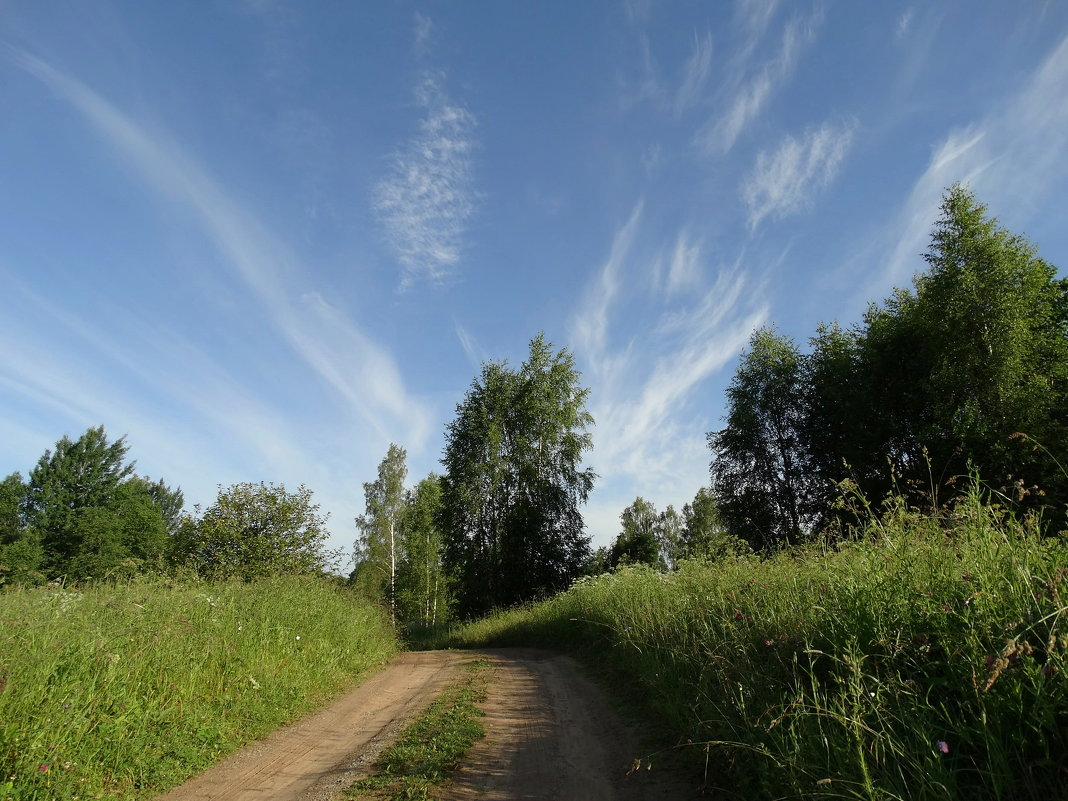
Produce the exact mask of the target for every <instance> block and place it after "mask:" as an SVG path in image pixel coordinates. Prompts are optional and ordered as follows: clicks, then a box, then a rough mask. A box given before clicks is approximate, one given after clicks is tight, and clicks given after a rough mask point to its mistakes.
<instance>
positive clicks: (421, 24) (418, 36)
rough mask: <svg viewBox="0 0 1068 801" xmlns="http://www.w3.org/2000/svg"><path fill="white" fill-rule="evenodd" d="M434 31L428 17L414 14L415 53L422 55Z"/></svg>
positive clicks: (417, 13)
mask: <svg viewBox="0 0 1068 801" xmlns="http://www.w3.org/2000/svg"><path fill="white" fill-rule="evenodd" d="M433 30H434V23H433V21H432V20H431V19H430V17H428V16H425V15H424V14H420V13H419V12H418V11H416V12H415V52H416V54H417V55H423V54H424V53H425V52H426V49H427V46H428V45H429V44H430V34H431V32H432V31H433Z"/></svg>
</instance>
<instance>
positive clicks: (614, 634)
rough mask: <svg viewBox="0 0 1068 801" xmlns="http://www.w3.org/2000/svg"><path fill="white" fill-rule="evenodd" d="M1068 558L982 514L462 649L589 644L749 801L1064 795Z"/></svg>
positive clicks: (615, 594)
mask: <svg viewBox="0 0 1068 801" xmlns="http://www.w3.org/2000/svg"><path fill="white" fill-rule="evenodd" d="M1066 576H1068V547H1066V545H1065V542H1064V540H1063V539H1047V540H1042V539H1040V538H1039V537H1038V536H1037V535H1036V534H1035V533H1034V532H1033V531H1030V530H1028V528H1027V527H1026V526H1024V525H1021V524H1019V523H1016V522H1012V521H1009V520H1005V519H1001V518H999V517H998V515H997V514H996V513H993V512H991V511H990V510H989V509H986V508H984V507H983V506H982V505H981V504H979V503H978V501H977V500H976V499H974V498H973V499H971V500H970V501H969V502H967V503H964V504H962V505H961V506H960V507H958V509H957V514H956V518H955V519H953V520H946V519H942V520H932V519H926V518H923V517H920V516H918V515H913V514H909V513H906V512H905V511H903V510H901V509H891V510H889V513H888V515H887V516H886V517H885V518H884V520H883V521H882V522H881V523H878V524H872V526H871V529H870V530H869V531H868V532H866V533H865V537H864V538H862V539H860V540H858V541H857V542H855V543H852V544H849V545H846V546H843V547H841V548H839V549H833V550H828V549H823V548H819V547H807V548H804V549H800V550H797V551H794V552H792V553H788V554H782V555H780V556H777V557H775V558H773V559H769V560H766V561H758V560H755V559H738V560H728V561H724V562H722V563H718V564H696V563H688V564H684V565H683V566H682V568H681V569H680V570H679V571H678V572H677V573H674V574H668V575H663V574H659V573H656V572H653V571H651V570H644V569H627V570H623V571H621V572H619V573H616V574H614V575H608V576H603V577H600V578H597V579H593V580H587V581H584V582H582V583H579V584H578V585H576V586H575V587H574V588H572V589H571V590H570V591H568V592H567V593H564V594H562V595H559V596H557V597H556V598H553V599H550V600H549V601H546V602H544V603H542V604H539V605H537V606H534V607H532V608H530V609H526V610H519V611H513V612H508V613H504V614H501V615H497V616H495V617H491V618H488V619H486V620H483V621H479V622H477V623H475V624H472V625H470V626H467V627H466V628H464V629H461V630H459V631H458V632H456V633H455V634H454V638H453V644H457V645H463V646H476V647H477V646H484V645H488V644H505V643H511V644H519V643H521V644H538V645H547V646H551V647H564V648H571V649H577V650H581V651H583V652H585V653H586V654H587V655H590V656H591V658H593V659H594V660H595V661H599V662H600V663H601V664H603V665H610V666H611V668H612V670H613V671H614V672H615V675H616V676H617V677H620V678H625V679H626V681H627V683H630V684H632V685H633V684H635V683H636V684H637V685H638V686H639V687H640V688H641V692H640V693H639V694H640V695H642V696H644V697H645V699H646V701H647V707H648V708H647V710H646V711H651V712H652V713H653V714H655V715H656V716H657V717H659V718H660V719H661V721H663V722H665V723H666V724H667V725H668V726H669V727H670V729H671V730H672V731H673V732H675V733H676V734H677V738H678V742H679V743H688V742H691V741H692V742H693V743H694V744H695V745H692V746H684V747H685V748H690V749H692V750H693V751H694V752H696V754H697V755H698V756H699V757H700V758H701V759H702V760H703V759H704V758H705V757H706V755H707V757H708V759H709V765H710V771H709V783H710V784H712V785H718V786H721V787H725V788H728V790H729V792H731V793H737V794H738V795H737V797H741V798H781V797H802V798H864V799H944V798H968V799H969V801H971V799H985V798H1010V799H1016V798H1019V799H1025V798H1026V799H1031V798H1034V799H1051V798H1068V756H1066V754H1068V682H1066V680H1065V674H1064V669H1065V667H1066V657H1068V631H1066V630H1065V629H1064V628H1063V622H1062V615H1063V612H1064V611H1065V598H1064V595H1068V593H1065V588H1066Z"/></svg>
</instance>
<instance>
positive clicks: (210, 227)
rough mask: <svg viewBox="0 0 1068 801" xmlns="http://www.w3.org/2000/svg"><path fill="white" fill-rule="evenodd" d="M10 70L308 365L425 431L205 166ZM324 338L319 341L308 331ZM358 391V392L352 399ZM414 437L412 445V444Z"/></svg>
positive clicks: (390, 371) (416, 413) (387, 420)
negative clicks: (182, 215)
mask: <svg viewBox="0 0 1068 801" xmlns="http://www.w3.org/2000/svg"><path fill="white" fill-rule="evenodd" d="M13 57H14V60H15V62H16V63H18V64H19V65H20V66H22V67H23V68H24V69H26V70H27V71H28V72H30V73H32V74H33V75H35V76H37V77H38V78H39V79H40V80H41V81H43V82H44V83H45V84H47V85H48V86H49V87H51V88H52V89H53V90H54V91H55V92H56V93H57V94H58V95H59V97H61V98H62V99H63V100H65V101H67V102H68V103H70V104H71V105H72V106H73V107H75V108H76V109H78V110H79V111H80V112H81V113H82V114H83V115H84V116H85V117H86V119H87V120H88V121H89V122H90V123H91V124H92V125H93V127H94V128H96V130H97V131H98V132H99V133H100V134H101V135H102V136H103V138H104V139H105V141H106V142H107V143H108V144H109V145H110V146H112V147H114V148H115V149H116V150H118V151H119V152H120V153H122V154H123V155H124V156H126V158H127V160H128V162H129V163H130V164H131V165H132V166H133V167H135V168H136V169H137V171H138V174H139V175H140V176H141V177H142V178H144V179H145V180H146V181H147V182H148V183H149V185H150V186H151V187H153V188H154V189H155V190H156V191H157V192H158V193H159V194H160V195H162V196H165V197H168V198H171V199H173V200H176V201H178V202H179V203H181V204H182V205H183V206H184V207H186V208H188V209H189V210H190V211H191V212H192V213H193V214H194V215H195V219H196V220H197V221H198V222H199V224H200V227H201V229H202V230H203V232H204V233H205V234H206V235H207V236H208V237H209V238H210V239H211V241H213V242H214V244H215V246H216V248H217V249H218V251H219V253H220V254H221V255H222V256H223V257H224V259H225V260H226V262H227V263H228V264H229V265H230V267H231V268H232V269H233V270H234V272H235V273H236V274H237V275H238V276H239V277H240V278H241V279H242V281H243V282H244V283H245V285H246V286H247V287H248V288H249V289H250V290H251V291H252V293H253V295H254V297H255V298H256V299H257V301H258V302H259V303H260V305H261V307H262V308H263V309H264V310H265V311H266V312H267V315H268V317H269V319H270V321H271V323H272V325H273V327H274V328H275V330H276V331H278V333H279V334H281V335H282V337H283V338H284V339H285V340H286V341H287V342H288V343H289V345H290V346H291V347H292V348H293V350H294V352H296V353H297V354H298V355H299V356H300V357H301V358H302V359H303V360H304V362H305V363H306V364H308V365H309V366H311V367H312V368H313V369H314V370H315V371H316V372H317V373H318V374H319V376H320V377H321V378H322V379H323V380H324V381H326V383H327V384H328V385H330V386H332V387H333V388H334V389H335V390H337V391H338V392H339V393H340V395H341V396H342V397H344V398H345V399H347V400H351V401H353V402H354V403H356V404H357V405H356V407H355V408H356V409H358V410H359V411H360V412H362V415H363V417H364V418H365V419H366V420H367V421H368V422H369V423H370V424H371V425H372V426H374V427H375V428H376V429H377V430H379V431H385V430H390V431H395V432H396V431H397V429H399V430H400V432H402V433H403V435H401V433H395V434H394V436H399V437H400V438H401V439H402V440H404V441H411V440H414V439H417V438H418V437H419V436H421V435H422V432H423V431H424V430H425V426H426V420H427V419H428V416H429V412H428V410H427V408H426V407H425V406H424V404H423V403H422V402H421V401H418V400H416V399H414V398H412V397H411V396H409V395H408V394H407V393H406V391H405V389H404V387H403V385H402V383H401V381H400V378H399V373H398V371H397V369H396V366H395V365H394V363H393V360H392V358H391V356H390V355H389V354H388V353H387V352H386V351H385V350H384V349H383V348H382V347H381V346H379V345H378V344H376V343H374V342H372V341H371V340H370V339H369V338H368V337H366V336H365V335H364V334H363V333H362V332H361V331H360V330H359V329H358V328H357V327H356V326H355V325H353V324H352V323H351V322H349V321H348V320H346V319H344V317H343V316H341V315H340V314H338V313H336V312H334V313H329V314H328V313H325V312H324V310H323V308H322V306H317V305H316V304H311V305H310V306H309V305H307V304H302V303H300V302H299V301H296V302H295V301H294V298H299V297H300V295H301V292H300V291H298V290H297V288H296V287H297V285H298V284H299V283H300V282H301V281H303V280H305V278H304V276H303V270H302V268H301V265H300V264H299V263H298V262H297V260H296V259H295V258H294V257H293V255H292V254H291V253H290V251H289V248H288V247H287V246H286V244H285V243H284V242H281V241H279V240H278V239H277V238H276V237H275V236H273V235H272V234H271V233H270V232H269V231H268V230H267V229H266V228H265V227H264V226H263V225H262V224H260V223H259V222H258V221H257V220H256V219H255V217H254V216H253V215H252V214H251V213H250V212H249V211H248V210H247V209H244V208H242V207H241V206H239V205H238V204H237V203H236V202H235V201H234V200H233V199H232V198H230V197H229V196H228V195H227V194H226V193H225V192H224V191H223V189H222V188H221V187H220V186H219V185H218V184H216V183H215V182H214V181H213V180H212V179H211V177H210V176H209V175H208V174H207V173H206V172H204V170H202V169H201V168H200V167H199V166H197V165H196V164H195V163H194V162H193V161H191V160H190V159H189V158H188V157H187V156H185V155H184V154H182V153H181V152H180V151H179V149H178V148H177V147H175V146H168V145H167V144H166V143H165V138H164V137H162V136H159V135H153V134H150V133H149V132H148V131H147V130H145V129H143V128H141V127H139V126H138V125H136V124H135V123H134V122H133V120H131V119H130V118H128V117H126V116H125V115H123V114H122V113H121V112H120V111H119V110H118V109H117V108H115V107H114V106H112V105H111V104H110V103H108V102H107V101H105V100H104V99H103V98H102V97H100V96H99V95H97V94H96V93H95V92H93V91H92V90H91V89H89V88H88V87H86V86H85V85H83V84H82V83H80V82H78V81H76V80H74V79H73V78H70V77H68V76H66V75H64V74H62V73H61V72H59V71H58V70H55V69H53V68H52V67H51V66H49V65H48V64H46V63H45V62H44V61H42V60H41V59H38V58H36V57H35V56H32V55H30V54H28V53H24V52H21V51H16V52H15V54H14V56H13ZM316 328H317V329H318V330H319V332H320V333H321V334H322V336H320V337H316V336H315V335H313V334H312V333H311V331H313V330H315V329H316ZM354 387H359V391H358V392H357V391H355V390H354ZM413 435H414V436H413Z"/></svg>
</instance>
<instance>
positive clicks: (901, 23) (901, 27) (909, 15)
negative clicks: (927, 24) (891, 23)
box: [894, 8, 916, 39]
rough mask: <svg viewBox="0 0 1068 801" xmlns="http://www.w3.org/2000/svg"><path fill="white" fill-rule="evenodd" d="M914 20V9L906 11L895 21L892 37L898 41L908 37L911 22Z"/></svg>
mask: <svg viewBox="0 0 1068 801" xmlns="http://www.w3.org/2000/svg"><path fill="white" fill-rule="evenodd" d="M915 18H916V9H914V8H909V9H906V10H905V13H903V14H902V15H901V16H900V17H898V19H897V28H896V29H895V32H894V35H895V36H896V37H897V38H898V39H904V38H905V37H906V36H908V34H909V31H911V30H912V22H913V20H914V19H915Z"/></svg>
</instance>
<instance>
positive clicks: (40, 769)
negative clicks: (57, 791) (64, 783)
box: [37, 762, 51, 773]
mask: <svg viewBox="0 0 1068 801" xmlns="http://www.w3.org/2000/svg"><path fill="white" fill-rule="evenodd" d="M37 770H39V771H41V773H48V771H49V770H51V768H50V767H48V765H46V764H45V763H44V762H42V763H41V767H39V768H37Z"/></svg>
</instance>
